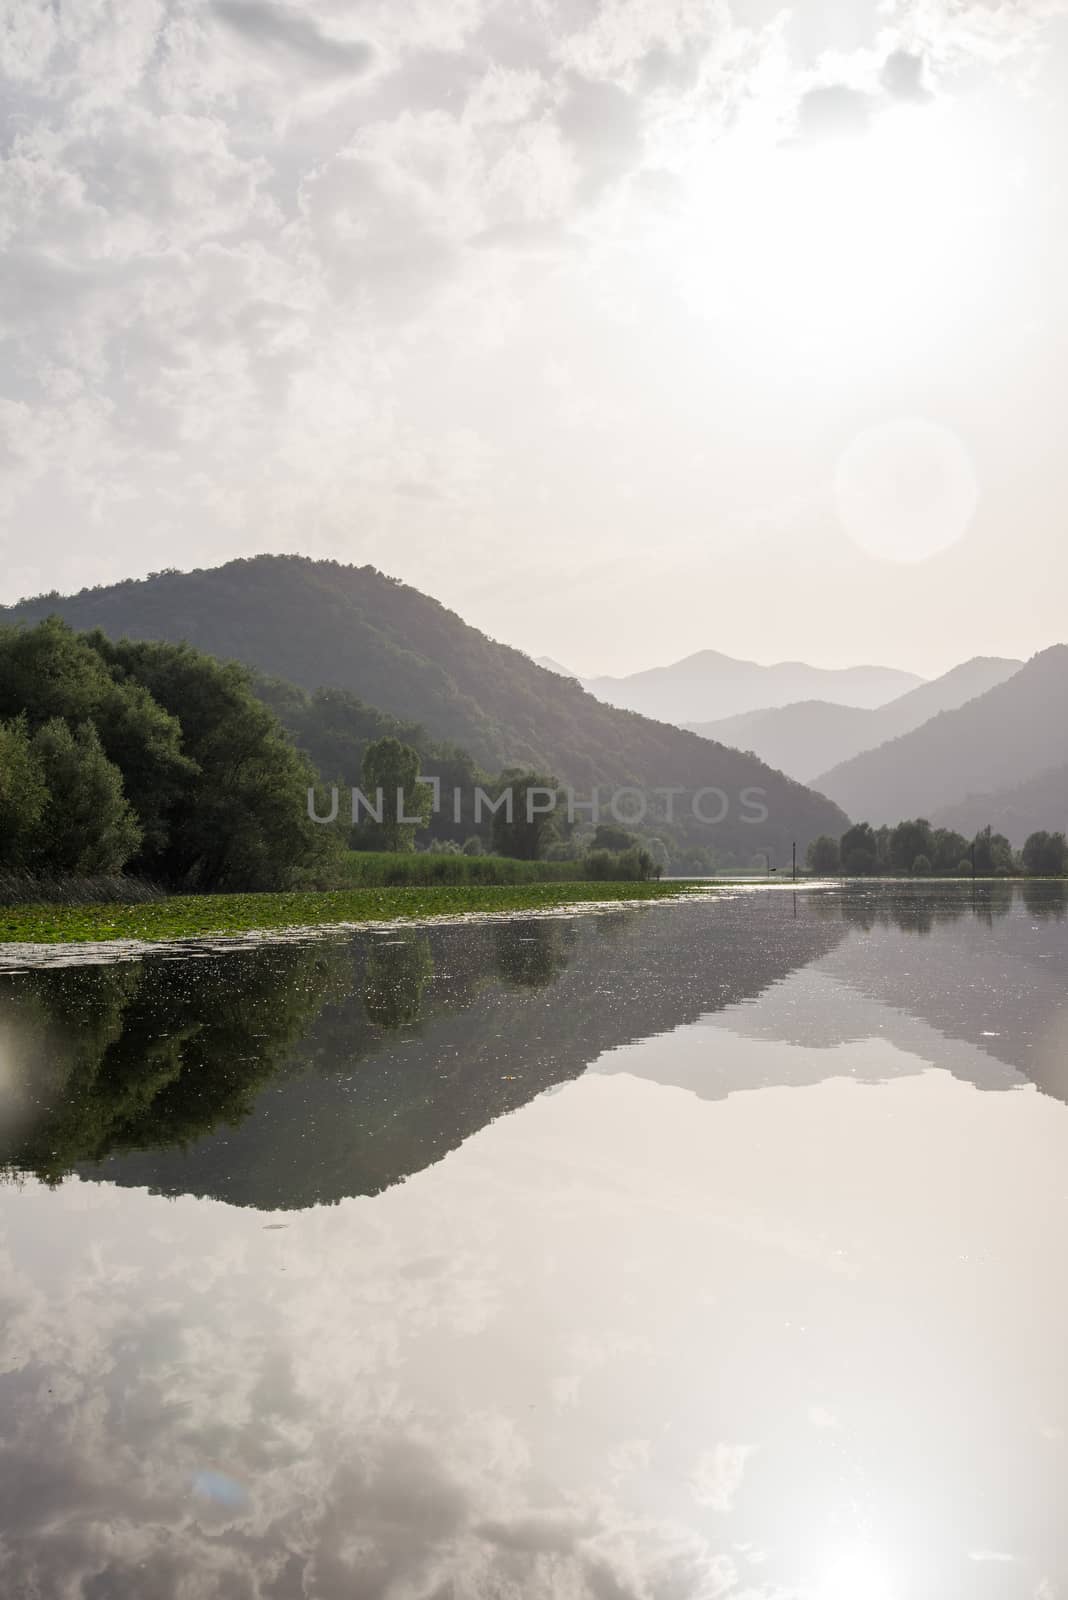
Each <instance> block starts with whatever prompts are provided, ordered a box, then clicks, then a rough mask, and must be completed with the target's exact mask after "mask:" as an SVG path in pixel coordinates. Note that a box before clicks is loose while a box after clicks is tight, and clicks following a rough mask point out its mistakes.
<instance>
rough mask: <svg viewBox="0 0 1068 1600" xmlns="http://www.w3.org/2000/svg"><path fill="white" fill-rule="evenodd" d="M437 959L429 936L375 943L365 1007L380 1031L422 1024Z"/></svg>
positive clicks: (368, 956) (369, 963)
mask: <svg viewBox="0 0 1068 1600" xmlns="http://www.w3.org/2000/svg"><path fill="white" fill-rule="evenodd" d="M433 972H434V958H433V956H432V955H431V953H430V940H429V939H428V938H427V936H426V934H425V933H424V934H418V935H416V936H415V937H413V938H408V939H387V940H377V939H376V940H375V941H374V943H373V944H372V945H371V948H370V950H369V952H368V955H367V968H366V973H365V985H364V991H363V1004H364V1009H365V1011H366V1012H367V1016H368V1018H369V1019H370V1021H371V1022H376V1023H377V1024H378V1026H379V1027H380V1028H403V1027H407V1026H410V1025H411V1024H412V1023H414V1022H418V1020H419V1013H420V1011H421V1010H422V1006H423V990H424V989H425V988H426V986H427V983H428V982H429V981H430V978H431V977H432V976H433Z"/></svg>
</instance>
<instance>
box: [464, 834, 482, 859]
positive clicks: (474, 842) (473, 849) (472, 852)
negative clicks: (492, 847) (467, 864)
mask: <svg viewBox="0 0 1068 1600" xmlns="http://www.w3.org/2000/svg"><path fill="white" fill-rule="evenodd" d="M463 853H464V855H465V856H480V855H481V854H482V840H481V839H480V838H479V837H478V834H477V833H473V834H472V835H471V837H470V839H465V840H464V845H463Z"/></svg>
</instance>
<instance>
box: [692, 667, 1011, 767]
mask: <svg viewBox="0 0 1068 1600" xmlns="http://www.w3.org/2000/svg"><path fill="white" fill-rule="evenodd" d="M1022 666H1023V662H1022V661H1016V660H1011V659H1009V658H1004V657H999V656H973V657H972V659H971V660H970V661H964V662H961V663H960V664H959V665H958V666H956V667H952V668H950V670H949V671H948V672H945V673H943V674H942V675H941V677H938V678H933V679H931V680H930V681H929V682H927V683H921V684H920V685H919V687H918V688H916V689H910V690H908V691H907V692H906V693H905V694H903V695H899V696H898V698H897V699H896V700H890V701H888V702H887V704H886V705H883V706H876V707H874V708H872V709H867V708H865V707H862V706H840V705H835V704H833V703H832V702H830V701H827V700H802V701H797V702H795V703H794V704H793V705H789V706H776V707H767V708H764V709H762V710H760V711H753V712H743V713H742V714H741V715H740V716H737V717H725V718H722V719H721V720H720V721H718V722H695V723H690V724H688V726H689V727H690V729H691V730H692V732H694V733H699V734H700V735H701V737H702V738H705V739H715V740H718V741H719V742H720V743H721V744H729V745H734V746H735V747H736V748H737V749H740V750H752V751H753V753H754V754H755V755H758V756H759V757H760V759H761V760H762V761H767V762H768V763H769V765H770V766H773V767H777V768H779V770H780V771H782V772H788V773H789V774H790V776H791V777H794V778H797V780H798V781H799V782H800V783H811V782H813V781H814V780H815V779H816V777H817V776H818V775H819V774H822V773H825V772H827V771H829V770H830V769H831V768H832V767H835V766H839V765H840V764H841V763H842V762H844V761H848V760H851V759H852V757H853V756H855V755H859V754H861V752H862V751H865V750H874V749H875V748H876V747H877V746H878V745H880V744H885V743H886V742H887V740H888V739H896V738H900V736H901V735H902V734H904V733H910V732H911V731H912V730H913V728H918V727H921V726H922V724H923V723H924V722H927V721H929V720H930V718H931V717H932V716H937V714H938V713H939V712H940V711H951V710H955V709H956V708H957V707H958V706H960V705H964V704H965V703H966V702H967V701H968V700H972V699H974V698H975V697H976V696H977V695H979V694H984V693H985V692H986V690H987V689H991V688H994V687H995V686H996V685H997V684H998V683H1003V682H1005V681H1006V679H1007V678H1010V677H1011V676H1012V675H1013V674H1014V673H1016V672H1018V671H1019V669H1020V668H1021V667H1022Z"/></svg>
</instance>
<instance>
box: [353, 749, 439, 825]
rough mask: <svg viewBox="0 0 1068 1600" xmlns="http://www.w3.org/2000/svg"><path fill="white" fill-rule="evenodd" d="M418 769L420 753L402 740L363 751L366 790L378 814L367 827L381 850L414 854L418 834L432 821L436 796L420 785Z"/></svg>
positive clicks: (368, 798)
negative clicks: (434, 797)
mask: <svg viewBox="0 0 1068 1600" xmlns="http://www.w3.org/2000/svg"><path fill="white" fill-rule="evenodd" d="M419 765H420V763H419V752H418V750H415V749H413V747H412V746H411V745H410V744H401V742H400V740H399V739H393V738H387V739H376V740H375V741H374V743H373V744H369V745H368V746H367V749H366V750H365V751H364V755H363V765H362V777H363V789H364V793H365V796H366V798H367V801H368V803H369V805H370V806H371V808H372V811H373V812H375V813H378V820H375V821H372V822H369V823H368V824H366V827H367V831H368V833H369V835H370V837H371V839H372V840H373V841H375V843H377V845H378V848H379V849H380V850H393V851H404V850H414V848H415V835H416V830H417V829H418V828H425V827H426V825H427V823H428V822H429V821H430V812H431V806H432V803H433V795H432V794H431V792H430V790H429V789H428V788H427V786H426V784H421V783H418V782H417V779H418V777H419ZM408 818H414V819H415V821H408V820H407V819H408Z"/></svg>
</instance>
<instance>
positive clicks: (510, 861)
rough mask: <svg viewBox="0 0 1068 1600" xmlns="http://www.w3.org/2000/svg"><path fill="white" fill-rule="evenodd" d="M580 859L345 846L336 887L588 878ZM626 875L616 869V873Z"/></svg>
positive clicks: (560, 880)
mask: <svg viewBox="0 0 1068 1600" xmlns="http://www.w3.org/2000/svg"><path fill="white" fill-rule="evenodd" d="M584 866H585V864H584V863H583V862H581V861H517V860H515V859H514V858H512V857H510V856H485V855H466V854H464V853H463V852H462V851H461V852H459V853H457V854H454V853H452V852H448V853H446V852H444V851H441V852H439V851H435V850H413V851H410V852H405V851H399V852H395V853H390V852H386V851H376V852H374V853H372V852H371V851H365V850H350V851H348V852H347V854H346V855H344V856H343V857H342V858H341V864H340V867H339V869H338V873H337V884H338V886H339V887H340V886H345V887H351V888H357V887H365V888H372V887H381V888H395V887H400V886H402V885H408V886H411V887H425V886H427V885H431V884H443V883H449V884H456V883H466V884H511V883H576V882H580V881H582V880H583V879H585V878H587V877H588V873H587V872H586V871H585V870H584ZM628 876H629V875H628V874H627V873H626V872H625V871H623V870H622V869H620V870H619V871H618V872H617V877H618V878H620V879H626V878H627V877H628Z"/></svg>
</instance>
